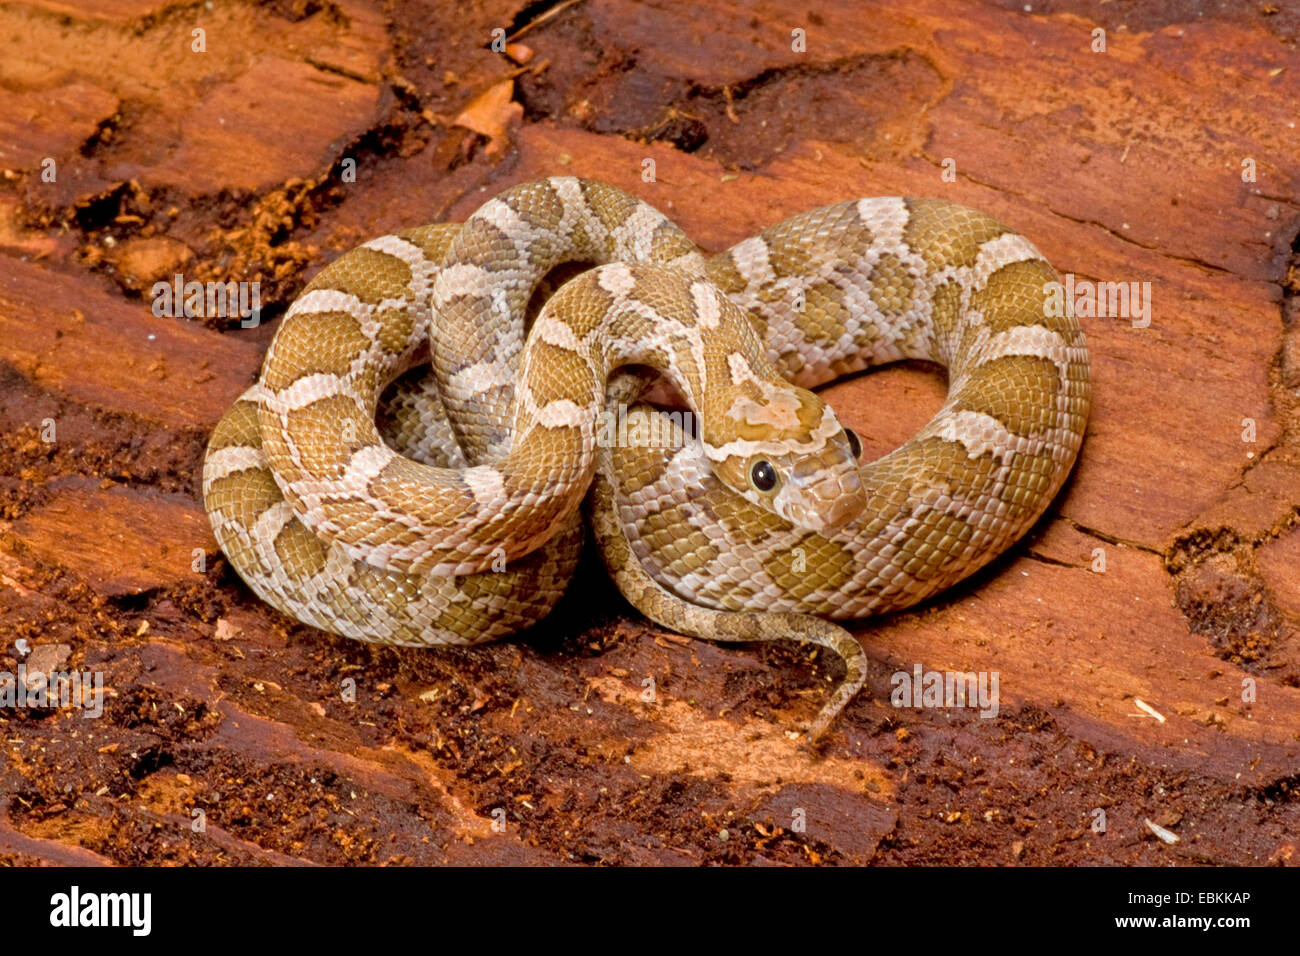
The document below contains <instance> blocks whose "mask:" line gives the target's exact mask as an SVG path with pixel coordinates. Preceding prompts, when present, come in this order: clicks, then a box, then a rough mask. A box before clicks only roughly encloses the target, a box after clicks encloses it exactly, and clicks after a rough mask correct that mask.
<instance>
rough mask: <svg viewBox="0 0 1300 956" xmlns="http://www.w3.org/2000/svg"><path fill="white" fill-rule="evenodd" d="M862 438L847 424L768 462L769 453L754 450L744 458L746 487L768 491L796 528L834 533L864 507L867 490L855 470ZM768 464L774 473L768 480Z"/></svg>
mask: <svg viewBox="0 0 1300 956" xmlns="http://www.w3.org/2000/svg"><path fill="white" fill-rule="evenodd" d="M861 452H862V444H861V442H859V441H858V439H857V436H856V435H854V434H853V433H852V432H850V431H848V430H847V429H841V430H840V432H839V434H838V435H836V436H834V437H833V438H831V439H830V440H828V441H827V442H826V444H825V446H824V447H823V448H822V449H821V450H819V451H814V452H806V453H795V454H790V455H785V456H782V459H781V460H779V461H777V462H773V461H772V457H773V456H768V455H761V454H760V455H755V456H754V458H753V461H751V462H750V464H749V482H750V486H751V488H752V489H753V490H754V491H756V492H758V493H759V494H765V495H770V496H771V504H770V506H769V505H766V503H765V502H760V504H764V505H765V506H768V507H771V509H772V510H773V511H775V512H776V513H777V514H779V515H780V516H781V517H782V518H784V519H785V520H786V521H788V522H790V523H791V524H792V525H794V526H795V527H797V528H807V529H808V530H809V531H815V532H817V533H818V534H833V533H834V532H836V531H838V530H839V529H840V528H842V527H843V526H844V525H846V524H848V522H850V521H852V520H853V519H854V518H856V517H857V516H858V515H859V514H861V513H862V509H863V508H864V507H866V503H867V495H866V490H865V489H864V488H863V486H862V479H861V477H860V476H859V473H858V458H859V457H860V455H861ZM768 469H770V470H771V471H772V472H774V473H775V476H776V482H775V484H770V483H769V482H768V481H767V480H765V479H767V478H769V477H771V476H770V475H769V474H768Z"/></svg>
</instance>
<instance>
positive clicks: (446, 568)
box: [203, 178, 1090, 741]
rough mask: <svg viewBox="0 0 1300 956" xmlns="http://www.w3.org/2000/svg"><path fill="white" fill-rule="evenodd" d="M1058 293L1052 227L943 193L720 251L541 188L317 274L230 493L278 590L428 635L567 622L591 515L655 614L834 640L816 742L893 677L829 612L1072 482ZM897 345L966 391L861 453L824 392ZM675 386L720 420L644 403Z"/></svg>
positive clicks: (243, 438)
mask: <svg viewBox="0 0 1300 956" xmlns="http://www.w3.org/2000/svg"><path fill="white" fill-rule="evenodd" d="M574 263H580V264H582V265H583V266H584V267H587V268H585V271H577V274H576V276H575V277H573V278H570V279H569V281H567V282H564V283H562V284H560V285H559V288H558V290H556V291H554V292H553V294H550V295H549V297H545V293H546V292H547V291H549V289H550V287H551V286H552V285H553V284H554V283H553V279H554V277H555V276H556V275H558V274H559V273H558V271H557V270H558V269H559V268H560V267H563V266H565V264H574ZM575 271H576V268H575ZM1057 281H1059V279H1058V276H1057V274H1056V273H1055V271H1054V270H1053V269H1052V267H1051V266H1050V265H1049V264H1048V263H1047V262H1046V261H1045V260H1044V259H1043V257H1042V256H1041V255H1040V254H1039V253H1038V251H1037V250H1036V249H1035V248H1034V247H1033V245H1031V244H1030V243H1029V242H1028V241H1027V240H1026V239H1024V238H1022V237H1021V236H1019V235H1016V234H1015V233H1013V232H1011V231H1010V230H1008V229H1007V228H1006V227H1005V226H1003V225H1001V224H1000V223H998V222H997V221H995V220H993V219H991V218H989V217H988V216H985V215H983V214H981V213H979V212H976V211H974V210H971V209H967V208H964V207H961V206H957V205H954V204H952V203H949V202H946V201H942V200H935V199H903V198H872V199H861V200H856V201H850V202H843V203H839V204H837V205H833V206H827V207H825V208H822V209H816V210H813V211H810V212H806V213H803V214H800V215H797V216H794V217H793V218H791V219H787V220H786V221H784V222H782V223H780V224H779V225H776V226H773V227H772V228H770V229H767V230H766V231H764V232H763V233H761V234H760V235H758V236H754V237H752V238H749V239H746V240H744V241H743V242H740V243H738V244H737V245H735V246H733V247H732V248H731V249H729V250H727V251H725V252H722V253H720V254H718V255H715V256H706V255H704V254H703V253H702V252H701V251H700V250H699V249H698V248H697V247H696V246H695V244H694V243H693V242H692V241H691V240H690V239H689V237H687V236H686V235H685V234H684V233H683V232H682V231H681V230H680V229H679V228H678V227H677V226H676V225H674V224H673V223H672V222H671V221H669V220H668V219H667V218H666V217H664V216H663V215H662V214H661V213H660V212H659V211H657V210H656V209H654V208H653V207H652V206H650V205H648V204H646V203H644V202H642V201H641V200H639V199H637V198H636V197H634V196H632V195H630V194H628V193H626V192H623V191H622V190H619V189H616V188H614V187H612V186H609V185H606V184H603V183H600V182H596V181H591V180H581V179H575V178H552V179H544V180H537V181H533V182H527V183H523V184H521V185H519V186H515V187H513V188H512V189H509V190H508V191H506V192H504V193H502V194H501V195H499V196H497V197H495V198H493V199H491V200H489V201H488V202H487V203H485V204H484V205H483V206H482V207H481V208H479V209H478V210H477V211H476V212H475V213H473V215H471V216H470V218H469V219H467V220H466V221H465V223H463V224H460V225H455V224H436V225H429V226H421V227H417V228H414V229H409V230H406V231H403V232H399V233H397V234H395V235H390V236H384V237H382V238H379V239H375V240H372V241H370V242H367V243H365V244H364V245H362V246H361V247H359V248H357V249H354V250H352V251H351V252H349V253H347V254H345V255H343V256H341V257H340V258H338V259H337V260H335V261H334V262H333V263H332V264H330V265H329V266H327V267H326V268H325V269H323V270H322V271H321V272H320V273H319V274H318V275H317V276H316V278H315V279H314V280H313V281H312V282H311V283H310V284H309V285H308V286H307V287H306V288H305V289H304V290H303V292H302V294H301V295H300V296H299V297H298V298H297V299H296V300H295V301H294V302H293V304H292V305H291V306H290V308H289V310H288V312H287V313H286V316H285V319H284V321H283V323H282V324H281V326H280V328H279V329H278V330H277V332H276V335H275V337H274V339H273V341H272V343H271V346H270V348H269V350H268V352H267V356H266V359H265V362H264V364H263V367H262V370H261V374H260V376H259V379H258V381H257V383H256V384H255V385H254V386H253V387H252V388H250V389H249V390H248V391H247V392H246V393H244V395H242V396H241V397H240V398H239V399H238V400H237V401H236V402H235V404H234V406H233V407H232V408H231V409H230V411H229V412H228V413H227V414H226V416H225V417H224V418H223V419H222V420H221V422H220V423H219V424H218V426H217V427H216V429H215V430H214V432H213V435H212V437H211V441H210V443H209V446H208V451H207V454H206V457H205V460H204V468H203V495H204V504H205V507H206V509H207V511H208V513H209V516H210V518H211V521H212V525H213V528H214V530H215V533H216V537H217V540H218V543H219V544H220V546H221V548H222V550H223V551H224V552H225V554H226V555H227V557H228V558H229V560H230V562H231V564H232V565H233V566H234V568H235V569H236V570H237V571H238V573H239V574H240V575H241V576H242V577H243V579H244V580H245V581H246V582H247V583H248V585H249V586H250V587H251V588H252V590H253V591H254V592H255V593H256V594H257V595H258V596H259V597H261V598H262V599H263V600H265V601H266V602H268V603H270V604H272V605H273V606H275V607H276V608H278V609H280V610H281V611H283V612H285V613H286V614H289V615H291V616H292V617H294V618H297V619H298V620H300V621H303V622H305V623H308V624H311V625H314V626H316V627H319V628H323V629H325V630H329V631H333V632H335V633H338V634H342V635H345V636H347V637H353V638H358V639H361V640H366V641H374V642H380V643H388V644H402V645H419V646H428V645H441V644H472V643H477V642H479V641H484V640H490V639H494V638H498V637H502V636H504V635H507V634H510V633H513V632H515V631H518V630H520V629H522V628H524V627H527V626H529V625H530V624H533V623H535V622H536V621H538V620H540V619H541V618H542V617H544V616H545V615H546V614H547V613H549V612H550V610H551V609H552V608H553V606H554V605H555V603H556V601H557V600H558V599H559V597H560V595H561V594H562V593H563V592H564V589H565V587H566V585H567V583H568V581H569V578H570V577H571V575H572V573H573V571H574V569H575V567H576V565H577V561H578V556H579V552H580V549H581V546H582V541H583V538H584V536H585V530H584V527H583V513H584V510H585V512H586V514H587V516H588V517H589V519H590V523H591V526H592V528H593V529H594V534H595V538H596V541H597V543H598V546H599V548H600V550H601V553H602V557H603V558H604V561H605V564H606V566H607V568H608V569H609V571H610V573H611V576H612V577H613V578H614V580H615V582H616V584H617V585H618V587H619V589H620V590H621V591H622V592H623V594H624V595H625V596H626V597H627V598H628V600H629V601H630V602H631V603H632V605H633V606H635V607H636V608H637V609H639V610H640V611H641V612H642V613H644V614H646V615H647V616H648V617H650V618H651V619H653V620H655V621H657V622H659V623H660V624H662V625H664V626H666V627H668V628H671V629H674V630H677V631H679V632H681V633H684V634H689V635H692V636H696V637H701V638H707V639H711V640H720V641H753V640H774V639H794V640H799V641H805V642H809V643H813V644H817V645H821V646H824V647H826V648H829V649H830V650H832V651H833V652H835V653H836V654H838V655H839V656H840V657H841V658H842V659H843V660H844V663H845V666H846V675H845V677H844V679H843V681H842V682H841V684H840V685H839V687H838V688H837V689H836V691H835V692H834V694H833V695H832V696H831V698H830V699H829V700H828V702H827V703H826V704H825V705H824V706H823V707H822V709H821V711H820V713H819V714H818V715H817V716H816V718H815V719H814V720H813V722H812V724H811V725H810V727H809V730H808V739H809V740H812V741H816V740H818V739H820V738H822V737H823V736H824V734H825V733H826V731H827V730H828V728H829V727H830V725H831V722H832V721H833V720H834V718H835V717H836V715H837V714H838V713H839V712H840V711H841V710H842V709H843V707H844V706H845V705H846V704H847V703H848V702H849V700H851V699H852V697H853V695H854V694H855V693H856V691H857V690H858V689H859V688H860V687H861V685H862V683H863V680H864V679H865V673H866V656H865V653H864V652H863V650H862V648H861V646H860V645H859V643H858V642H857V640H856V639H855V638H854V637H853V635H852V634H850V633H849V632H848V631H846V630H845V629H843V628H842V627H840V626H839V625H837V624H834V623H832V621H836V620H847V619H853V618H859V617H863V616H867V615H871V614H876V613H882V612H886V611H892V610H897V609H900V608H905V607H908V606H910V605H913V604H915V603H917V602H918V601H921V600H924V599H925V598H927V597H929V596H931V595H934V594H936V593H938V592H940V591H942V590H944V589H945V588H947V587H950V586H951V585H953V584H954V583H956V582H957V581H958V580H960V579H961V578H963V577H965V576H967V575H969V574H970V573H972V572H973V571H975V570H976V569H978V568H980V567H981V566H983V565H984V564H986V563H987V562H989V561H990V560H992V559H993V558H994V557H995V556H997V555H998V554H999V553H1001V552H1002V551H1003V550H1005V549H1006V548H1007V547H1008V546H1009V545H1010V544H1011V543H1012V542H1013V541H1015V540H1016V539H1017V538H1018V537H1020V536H1021V535H1022V534H1024V533H1025V532H1026V531H1027V530H1028V529H1029V528H1030V526H1031V525H1032V524H1033V523H1034V522H1035V521H1036V520H1037V519H1038V517H1039V516H1040V515H1041V514H1042V513H1043V511H1044V509H1045V508H1046V507H1047V505H1048V503H1049V502H1050V501H1051V500H1052V498H1053V497H1054V495H1055V494H1056V492H1057V491H1058V490H1059V488H1060V487H1061V485H1062V483H1063V482H1064V480H1065V478H1066V476H1067V474H1068V473H1069V471H1070V468H1071V467H1072V465H1073V463H1074V459H1075V457H1076V454H1077V452H1078V450H1079V446H1080V444H1081V442H1082V440H1083V433H1084V427H1085V424H1086V421H1087V417H1088V410H1089V402H1090V385H1089V369H1088V351H1087V345H1086V343H1085V340H1084V335H1083V332H1082V330H1081V329H1080V327H1079V325H1078V323H1077V322H1076V320H1075V318H1074V316H1073V315H1072V314H1070V313H1069V310H1068V309H1067V310H1066V314H1065V315H1056V314H1053V313H1052V310H1051V309H1049V308H1047V307H1046V303H1047V301H1048V291H1049V289H1050V288H1051V286H1050V285H1049V284H1050V283H1054V282H1057ZM543 298H544V304H542V305H541V306H540V310H539V309H538V306H537V303H538V302H539V301H541V300H542V299H543ZM901 359H919V360H925V361H930V362H936V363H938V364H940V365H942V366H943V367H944V368H946V370H947V374H948V381H949V387H948V396H947V399H946V401H945V402H944V404H943V406H942V408H941V409H940V410H939V411H938V413H937V414H935V416H934V417H933V418H932V419H931V421H930V422H929V423H928V424H927V425H925V426H924V427H923V428H922V429H921V430H920V431H919V432H918V433H917V434H916V435H915V436H913V437H912V439H911V440H909V441H908V442H907V443H906V444H904V445H903V446H902V447H901V448H898V449H897V450H895V451H893V452H892V453H890V454H888V455H886V456H884V457H883V458H880V459H878V460H876V461H871V462H862V461H860V460H859V459H860V457H861V443H860V441H859V439H858V438H857V436H856V435H854V434H853V433H852V432H851V431H849V430H847V429H845V428H843V427H842V426H841V425H840V424H839V422H838V421H837V420H836V418H835V415H834V412H833V411H832V410H831V409H830V408H829V407H827V406H826V405H825V403H824V402H822V400H821V399H820V398H819V397H818V396H817V395H816V394H815V393H814V392H812V391H810V390H811V389H813V388H815V387H816V386H818V385H822V384H824V383H826V382H829V381H831V380H833V379H835V378H838V377H840V376H843V375H847V374H850V373H853V372H856V371H860V370H862V369H865V368H868V367H871V366H876V365H881V364H884V363H888V362H893V361H897V360H901ZM665 382H666V383H667V385H668V386H669V387H670V390H671V391H672V392H675V393H676V395H677V396H678V398H679V399H680V400H681V401H683V402H684V403H685V405H686V406H687V407H688V408H689V409H690V411H691V412H692V413H693V415H694V416H695V419H694V422H695V427H690V428H687V427H684V424H683V422H682V421H681V420H680V418H675V417H671V416H668V417H666V416H664V415H663V414H661V412H660V411H659V410H657V409H656V408H655V407H654V406H651V405H648V404H646V403H645V402H644V401H642V399H643V398H644V397H645V395H646V393H647V392H648V391H650V390H652V389H653V390H654V391H656V392H657V393H660V394H661V393H662V392H663V391H664V390H665V389H664V383H665ZM656 383H658V384H657V385H656ZM614 415H618V416H620V418H619V421H620V427H619V429H618V430H617V431H616V432H614V431H612V430H611V429H609V428H608V427H602V425H604V426H607V425H608V422H609V421H610V420H611V416H614ZM611 435H614V436H615V437H614V438H613V439H612V440H611V437H610V436H611ZM646 436H651V438H653V439H654V440H650V439H648V438H647V437H646ZM584 499H585V502H586V506H585V509H584V507H583V502H584Z"/></svg>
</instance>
